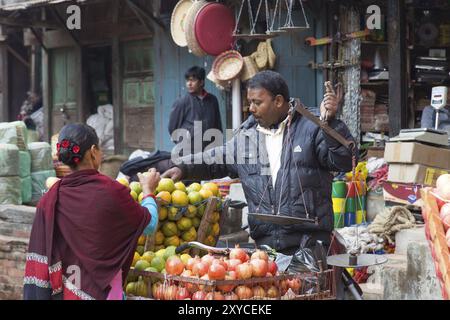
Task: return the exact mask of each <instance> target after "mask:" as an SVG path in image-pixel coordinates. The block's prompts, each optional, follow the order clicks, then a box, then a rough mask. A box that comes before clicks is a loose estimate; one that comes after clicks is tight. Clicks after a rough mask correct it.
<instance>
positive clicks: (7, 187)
mask: <svg viewBox="0 0 450 320" xmlns="http://www.w3.org/2000/svg"><path fill="white" fill-rule="evenodd" d="M0 204H15V205H20V204H22V193H21V183H20V176H19V148H18V147H17V146H16V145H14V144H6V143H1V144H0Z"/></svg>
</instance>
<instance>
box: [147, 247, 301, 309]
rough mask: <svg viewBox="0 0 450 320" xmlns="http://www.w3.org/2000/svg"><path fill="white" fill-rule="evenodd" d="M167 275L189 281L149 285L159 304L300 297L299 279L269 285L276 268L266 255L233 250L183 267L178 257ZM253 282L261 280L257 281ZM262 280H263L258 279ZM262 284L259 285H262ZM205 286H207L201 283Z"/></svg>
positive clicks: (192, 260)
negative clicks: (177, 301)
mask: <svg viewBox="0 0 450 320" xmlns="http://www.w3.org/2000/svg"><path fill="white" fill-rule="evenodd" d="M166 272H167V274H169V275H176V276H181V277H185V278H192V281H165V282H164V283H163V282H155V283H153V285H152V297H153V298H155V299H158V300H186V299H188V300H245V299H252V298H253V299H265V298H273V299H277V298H280V297H281V296H283V295H285V294H286V293H288V291H289V290H291V292H289V293H290V294H294V295H295V294H299V292H300V289H301V281H300V279H298V278H293V279H286V280H281V281H275V280H273V281H270V280H268V279H267V278H273V276H276V275H278V274H279V273H278V267H277V264H276V263H275V262H274V261H272V260H271V259H270V258H269V256H268V254H267V253H266V252H265V251H261V250H257V251H255V252H254V253H253V254H252V255H251V256H249V255H248V254H247V253H246V251H245V250H243V249H242V248H239V247H236V248H234V249H232V250H231V251H230V254H229V256H228V257H220V258H218V257H215V256H213V255H211V254H207V255H205V256H203V257H201V258H200V257H198V256H196V257H194V258H190V259H189V260H188V261H187V263H186V264H184V263H183V262H182V261H181V259H180V258H179V257H177V256H172V257H170V258H169V259H168V260H167V261H166ZM256 278H260V279H259V281H258V280H257V279H256ZM261 278H263V279H261ZM199 279H201V280H216V281H221V280H247V279H255V281H254V282H253V281H252V284H251V285H236V284H234V283H233V282H231V281H230V282H229V283H227V284H225V285H216V286H210V285H207V284H201V282H199V281H198V280H199ZM261 280H262V281H261ZM204 283H206V282H204ZM209 283H211V282H209Z"/></svg>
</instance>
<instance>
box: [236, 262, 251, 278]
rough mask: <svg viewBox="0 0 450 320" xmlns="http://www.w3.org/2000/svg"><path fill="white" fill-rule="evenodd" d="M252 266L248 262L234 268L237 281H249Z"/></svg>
mask: <svg viewBox="0 0 450 320" xmlns="http://www.w3.org/2000/svg"><path fill="white" fill-rule="evenodd" d="M252 272H253V269H252V265H251V264H250V263H248V262H245V263H242V264H240V265H238V266H237V267H236V275H237V277H238V279H243V280H245V279H250V278H251V277H252Z"/></svg>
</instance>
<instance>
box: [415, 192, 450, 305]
mask: <svg viewBox="0 0 450 320" xmlns="http://www.w3.org/2000/svg"><path fill="white" fill-rule="evenodd" d="M421 196H422V200H423V207H422V215H423V218H424V221H425V233H426V238H427V240H428V243H429V244H430V249H431V255H432V258H433V260H434V265H435V269H436V275H437V278H438V279H439V282H440V285H441V289H442V297H443V298H444V299H445V300H449V299H450V251H449V246H450V229H449V227H450V200H446V199H444V198H442V197H441V196H440V195H439V191H438V190H433V189H432V188H424V189H422V190H421Z"/></svg>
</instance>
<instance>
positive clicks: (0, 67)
mask: <svg viewBox="0 0 450 320" xmlns="http://www.w3.org/2000/svg"><path fill="white" fill-rule="evenodd" d="M0 121H1V122H6V121H9V72H8V49H7V48H6V43H4V42H3V43H0Z"/></svg>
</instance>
